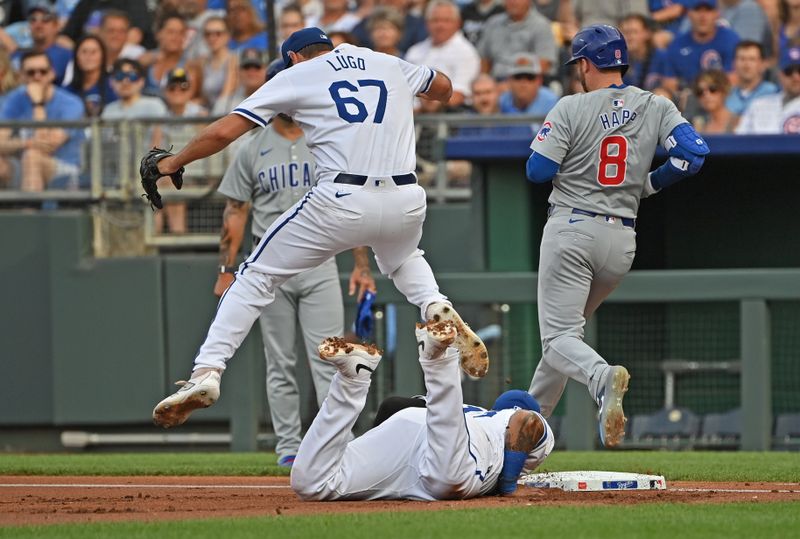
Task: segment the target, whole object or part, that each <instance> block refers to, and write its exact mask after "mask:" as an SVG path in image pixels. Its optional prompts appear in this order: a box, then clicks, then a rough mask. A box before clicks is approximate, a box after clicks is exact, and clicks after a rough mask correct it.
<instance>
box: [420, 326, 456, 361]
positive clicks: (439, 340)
mask: <svg viewBox="0 0 800 539" xmlns="http://www.w3.org/2000/svg"><path fill="white" fill-rule="evenodd" d="M414 333H415V334H416V336H417V347H418V348H419V357H420V358H422V359H439V358H440V357H442V354H444V351H445V350H447V347H448V346H450V345H452V344H453V342H454V341H455V340H456V337H457V336H458V331H457V330H456V325H455V324H454V323H452V322H450V321H449V320H448V321H447V322H434V321H433V320H428V322H427V323H426V324H417V328H416V330H415V331H414Z"/></svg>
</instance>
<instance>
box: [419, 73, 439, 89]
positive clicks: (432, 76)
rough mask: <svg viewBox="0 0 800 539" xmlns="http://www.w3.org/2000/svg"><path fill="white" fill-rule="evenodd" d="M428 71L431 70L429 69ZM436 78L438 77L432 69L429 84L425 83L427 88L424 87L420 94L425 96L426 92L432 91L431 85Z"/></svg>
mask: <svg viewBox="0 0 800 539" xmlns="http://www.w3.org/2000/svg"><path fill="white" fill-rule="evenodd" d="M428 69H431V68H428ZM435 76H436V71H435V70H433V69H431V74H430V75H429V76H428V82H426V83H425V86H424V87H423V89H422V91H421V92H420V93H421V94H424V93H425V92H427V91H428V90H430V89H431V83H433V78H434V77H435Z"/></svg>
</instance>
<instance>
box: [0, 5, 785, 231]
mask: <svg viewBox="0 0 800 539" xmlns="http://www.w3.org/2000/svg"><path fill="white" fill-rule="evenodd" d="M289 1H290V0H284V1H282V0H276V8H275V9H276V12H275V22H276V24H275V27H276V29H277V33H278V35H277V36H276V41H277V44H278V46H280V43H281V42H282V41H283V40H284V39H286V37H287V36H288V35H290V34H291V33H292V32H294V31H296V30H298V29H301V28H303V27H307V26H319V27H321V28H323V29H324V30H325V31H326V32H328V33H329V35H330V37H331V38H332V40H333V41H334V44H335V45H338V44H339V43H342V42H348V43H353V44H357V45H364V46H368V47H372V48H374V49H376V50H379V51H381V52H385V53H387V54H393V55H396V56H399V57H403V58H406V59H407V60H409V61H412V62H415V63H420V64H426V65H428V66H431V67H434V68H436V69H438V70H440V71H442V72H444V73H446V74H447V75H448V76H449V77H450V78H451V79H452V81H453V88H454V92H453V97H452V99H451V100H450V102H449V103H447V104H446V105H442V104H440V103H438V102H432V101H424V100H420V101H419V103H418V109H417V113H418V114H430V113H462V114H464V113H466V114H478V115H485V114H526V115H534V116H540V117H543V116H544V115H545V114H547V112H548V111H549V110H550V109H551V108H552V107H553V106H554V104H555V103H556V101H557V100H558V98H559V97H560V96H562V95H567V94H571V93H575V92H580V91H582V89H581V87H580V83H579V81H578V80H577V78H576V77H575V76H574V74H573V71H572V66H564V60H565V59H566V58H568V54H567V50H568V46H569V43H570V39H571V37H572V36H573V35H574V34H575V32H576V31H577V30H578V29H579V28H580V27H581V26H585V25H588V24H594V23H605V24H611V25H615V26H619V27H620V28H621V30H622V32H623V34H624V35H625V37H626V40H627V43H628V48H629V55H630V68H629V69H628V71H627V73H626V75H625V79H624V80H625V82H626V83H627V84H633V85H637V86H640V87H642V88H645V89H648V90H651V91H653V92H654V93H658V94H660V95H663V96H665V97H667V98H669V99H671V100H673V101H674V102H675V103H676V104H677V105H678V107H679V108H680V110H681V111H682V112H683V113H684V115H685V116H686V117H687V118H690V119H691V120H692V122H693V123H694V125H695V127H696V128H697V129H698V130H699V131H700V132H702V133H739V134H766V133H772V134H778V133H787V134H800V0H648V1H645V0H626V1H622V0H592V1H589V0H472V1H470V2H468V1H466V0H459V1H453V0H427V1H426V0H362V1H360V2H357V1H354V0H297V1H296V3H289ZM0 8H2V9H0V24H2V26H1V27H0V121H6V122H7V121H14V120H27V121H31V120H33V121H48V120H49V121H54V120H67V121H69V120H80V119H85V118H91V117H100V118H104V119H115V118H116V119H120V118H144V117H147V118H153V117H197V116H219V115H223V114H225V113H227V112H228V111H229V110H231V108H232V107H233V106H235V105H236V104H237V103H238V102H239V101H241V100H242V99H243V98H244V97H246V96H248V95H249V94H250V93H252V92H253V91H255V89H257V88H258V87H259V86H260V85H261V84H262V83H263V81H264V77H265V75H266V72H267V66H268V64H269V61H270V58H268V55H267V52H266V50H267V47H268V40H267V25H266V24H265V21H266V20H267V18H266V17H265V12H266V8H265V6H264V2H263V1H262V0H159V1H154V2H129V1H127V0H54V1H53V2H49V1H47V0H0ZM525 129H527V132H529V133H532V132H533V130H535V129H538V126H537V125H532V126H527V127H526V128H525ZM2 131H3V133H4V134H5V135H6V136H5V137H0V139H2V140H0V188H10V189H19V190H23V191H40V190H43V189H46V188H48V187H54V186H55V187H56V188H64V187H65V186H67V187H68V186H70V185H76V184H77V182H78V181H79V180H78V177H79V175H80V171H81V170H84V168H83V167H85V164H84V165H82V164H81V163H80V161H81V155H82V153H81V147H82V146H83V143H84V142H85V140H86V133H85V131H84V130H81V129H77V128H76V129H71V128H63V129H61V128H47V129H31V128H25V129H23V128H20V129H10V128H5V129H2ZM164 131H167V129H166V128H165V129H163V130H162V129H158V128H156V129H152V130H151V131H150V132H148V134H147V135H148V140H146V141H145V142H146V144H148V145H150V144H166V145H168V144H170V143H175V142H178V143H179V144H180V143H181V141H182V139H181V138H180V137H177V136H176V135H175V133H173V136H172V137H170V136H169V133H166V132H164ZM178 131H179V130H178ZM422 135H423V136H424V133H423V134H422ZM84 153H85V152H84ZM422 157H423V158H424V156H422ZM422 161H423V163H424V159H423V160H422ZM449 165H450V164H448V171H449V172H450V166H449ZM453 165H454V168H455V169H458V168H459V166H458V165H459V163H454V164H453ZM467 173H468V169H467ZM453 174H455V175H458V174H461V175H462V176H463V175H464V174H465V172H464V170H463V169H462V171H461V172H460V173H458V172H453ZM168 218H169V216H168ZM175 218H176V220H177V221H176V222H179V221H180V216H179V215H178V216H175Z"/></svg>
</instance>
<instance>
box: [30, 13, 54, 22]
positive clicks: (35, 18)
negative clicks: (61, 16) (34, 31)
mask: <svg viewBox="0 0 800 539" xmlns="http://www.w3.org/2000/svg"><path fill="white" fill-rule="evenodd" d="M54 20H56V18H55V17H54V16H52V15H44V14H39V15H31V16H30V17H28V22H52V21H54Z"/></svg>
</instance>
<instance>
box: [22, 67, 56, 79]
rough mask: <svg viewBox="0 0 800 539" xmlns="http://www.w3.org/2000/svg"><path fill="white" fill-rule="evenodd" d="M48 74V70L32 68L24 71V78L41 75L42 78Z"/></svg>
mask: <svg viewBox="0 0 800 539" xmlns="http://www.w3.org/2000/svg"><path fill="white" fill-rule="evenodd" d="M48 73H50V69H49V68H44V67H40V68H39V69H36V68H32V69H26V70H25V76H26V77H35V76H36V75H41V76H43V77H44V76H45V75H47V74H48Z"/></svg>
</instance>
